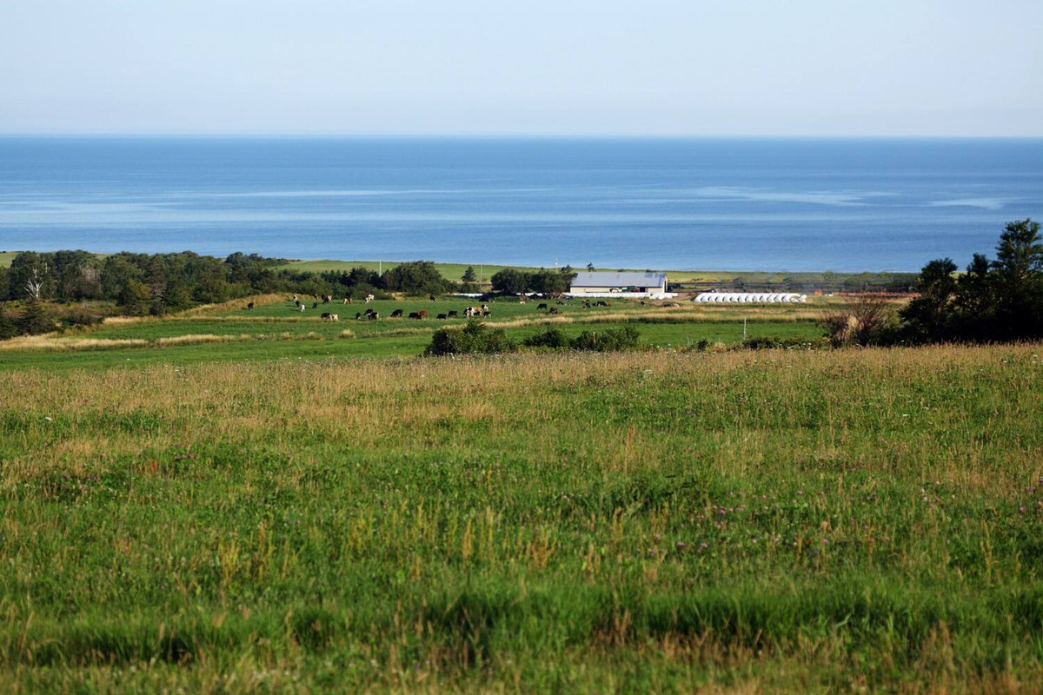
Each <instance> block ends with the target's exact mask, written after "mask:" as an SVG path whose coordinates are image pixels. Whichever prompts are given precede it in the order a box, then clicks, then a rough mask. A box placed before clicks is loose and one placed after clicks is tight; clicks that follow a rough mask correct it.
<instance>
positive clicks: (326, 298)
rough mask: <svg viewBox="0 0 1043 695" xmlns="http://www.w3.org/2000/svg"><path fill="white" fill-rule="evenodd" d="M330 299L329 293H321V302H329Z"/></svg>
mask: <svg viewBox="0 0 1043 695" xmlns="http://www.w3.org/2000/svg"><path fill="white" fill-rule="evenodd" d="M330 299H331V297H330V296H329V295H323V297H322V303H323V304H329V303H330Z"/></svg>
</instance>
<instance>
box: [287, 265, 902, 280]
mask: <svg viewBox="0 0 1043 695" xmlns="http://www.w3.org/2000/svg"><path fill="white" fill-rule="evenodd" d="M397 265H398V263H395V262H392V261H383V262H378V261H331V260H311V261H292V262H290V263H287V264H285V265H282V266H278V267H280V268H290V269H295V270H304V271H308V272H315V273H321V272H329V271H344V272H346V271H349V270H351V269H352V268H360V267H361V268H369V269H370V270H378V269H383V270H389V269H391V268H393V267H395V266H397ZM468 266H471V267H473V268H474V272H475V273H476V274H478V275H479V276H480V277H479V279H480V280H481V281H482V282H485V283H488V282H489V279H490V278H491V277H492V276H493V275H495V274H496V273H498V272H499V271H501V270H503V269H504V268H515V269H517V270H523V271H526V272H532V271H534V270H538V268H535V267H528V266H506V265H484V266H483V265H480V264H468V263H436V264H435V267H436V268H437V269H438V271H439V272H441V273H442V276H443V277H445V278H446V279H448V280H452V281H454V282H458V281H459V280H460V278H461V277H462V276H463V274H464V271H465V270H467V268H468ZM575 270H577V271H581V270H586V267H585V266H584V267H579V266H577V267H576V268H575ZM597 270H609V271H615V270H621V269H620V268H597ZM626 270H636V271H644V270H646V268H628V269H626ZM652 270H657V271H659V272H665V273H666V274H667V277H668V279H669V281H670V282H672V283H673V282H678V283H694V282H698V283H720V284H727V283H731V282H732V281H733V280H735V279H736V278H742V280H743V281H744V282H746V283H749V284H754V285H759V284H781V283H783V282H784V281H785V280H786V279H787V278H791V279H792V280H794V281H795V282H811V283H816V282H817V283H821V282H822V281H823V279H824V273H808V272H785V271H778V272H770V271H761V270H755V271H731V270H665V271H664V270H662V269H657V268H653V269H652ZM831 275H833V277H834V278H837V279H838V280H837V281H841V280H842V279H844V278H859V279H864V280H866V281H868V279H869V278H870V277H871V276H872V275H874V274H873V273H861V274H860V273H834V274H831ZM894 275H896V276H908V277H909V278H910V283H911V282H912V278H913V277H914V276H915V274H910V273H905V274H902V273H894Z"/></svg>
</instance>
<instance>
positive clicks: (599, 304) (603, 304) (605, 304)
mask: <svg viewBox="0 0 1043 695" xmlns="http://www.w3.org/2000/svg"><path fill="white" fill-rule="evenodd" d="M594 306H612V305H611V304H609V303H608V302H604V301H602V302H598V303H597V304H595V305H594Z"/></svg>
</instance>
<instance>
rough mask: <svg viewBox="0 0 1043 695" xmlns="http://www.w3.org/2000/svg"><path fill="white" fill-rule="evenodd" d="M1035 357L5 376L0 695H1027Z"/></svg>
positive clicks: (743, 356)
mask: <svg viewBox="0 0 1043 695" xmlns="http://www.w3.org/2000/svg"><path fill="white" fill-rule="evenodd" d="M1040 352H1041V348H1040V346H1036V345H1027V346H1014V347H1003V348H949V347H938V348H927V349H915V350H914V349H902V350H862V351H837V352H801V351H764V352H729V353H720V354H705V353H685V354H681V353H668V352H653V353H629V354H619V355H574V354H562V355H521V356H510V357H503V358H489V359H465V360H459V359H458V360H434V359H430V360H421V359H383V360H354V361H348V360H344V359H337V360H328V359H327V360H321V359H317V360H315V361H310V362H292V361H277V362H252V363H221V364H209V365H206V364H198V365H195V364H189V365H185V364H181V365H176V364H159V365H154V366H149V367H145V368H133V369H132V368H110V369H98V370H94V371H68V372H65V373H53V372H45V371H40V370H35V369H26V370H17V371H8V372H5V374H4V388H3V390H2V392H0V567H3V571H2V572H0V690H3V691H18V690H23V689H24V690H47V691H83V690H88V691H108V690H115V689H118V690H138V691H142V692H153V691H156V690H178V689H183V690H188V691H197V690H199V691H229V690H232V691H260V692H269V691H288V692H307V691H310V690H314V689H320V688H328V689H334V690H340V691H358V690H411V691H412V690H419V691H431V692H435V691H443V690H465V691H489V690H491V691H511V692H514V691H544V690H556V691H562V692H595V691H596V692H599V693H606V692H644V691H692V690H696V689H700V688H709V689H723V690H732V689H737V690H740V691H764V692H770V691H775V690H778V689H785V690H790V691H799V692H808V691H821V692H825V691H834V690H857V691H863V690H867V689H869V690H873V689H880V688H886V689H894V690H900V691H911V692H914V691H924V690H935V691H941V690H945V691H956V692H959V691H983V690H984V691H997V690H1015V689H1019V688H1020V689H1021V690H1024V691H1030V692H1031V691H1039V690H1040V684H1043V580H1041V578H1040V571H1041V570H1043V429H1041V427H1040V423H1041V422H1043V399H1041V398H1040V393H1041V391H1043V360H1041V358H1040Z"/></svg>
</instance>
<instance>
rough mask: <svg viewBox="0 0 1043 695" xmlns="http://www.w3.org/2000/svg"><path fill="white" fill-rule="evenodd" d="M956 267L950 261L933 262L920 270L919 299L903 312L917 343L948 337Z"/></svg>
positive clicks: (903, 317) (911, 336)
mask: <svg viewBox="0 0 1043 695" xmlns="http://www.w3.org/2000/svg"><path fill="white" fill-rule="evenodd" d="M955 272H956V264H955V263H953V261H952V259H951V258H940V259H937V260H933V261H931V262H930V263H928V264H927V265H925V266H924V267H923V269H922V270H921V271H920V280H919V282H918V285H917V289H918V290H919V291H920V296H919V297H917V298H916V299H914V300H912V301H911V302H909V304H908V305H907V306H906V307H905V308H904V309H902V311H901V312H900V316H901V318H902V320H903V321H905V323H906V332H907V334H908V337H909V339H910V340H913V341H914V342H935V341H939V340H945V339H946V338H947V337H948V336H949V329H950V324H951V322H952V312H951V307H950V301H951V299H952V296H953V293H954V292H955V291H956V278H955V277H953V274H954V273H955Z"/></svg>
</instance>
